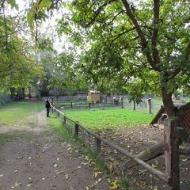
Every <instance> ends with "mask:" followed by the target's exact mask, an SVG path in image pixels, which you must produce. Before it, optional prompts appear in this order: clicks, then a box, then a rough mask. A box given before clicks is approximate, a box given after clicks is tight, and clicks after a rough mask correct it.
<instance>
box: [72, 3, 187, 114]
mask: <svg viewBox="0 0 190 190" xmlns="http://www.w3.org/2000/svg"><path fill="white" fill-rule="evenodd" d="M187 6H188V2H187V1H171V0H167V1H164V2H163V1H161V0H160V1H159V0H154V1H139V2H137V3H131V2H129V1H127V0H122V1H115V0H105V1H101V2H100V1H73V2H72V8H71V9H72V10H71V11H72V12H73V17H72V19H73V21H74V22H75V23H77V24H78V26H79V28H81V27H83V28H85V29H86V33H85V35H86V37H87V39H88V41H89V43H88V46H90V47H91V48H88V49H90V50H89V51H91V50H92V49H94V44H96V46H98V45H99V50H100V51H101V52H100V51H99V52H98V51H96V52H94V53H92V56H95V55H97V56H96V57H95V59H96V62H95V63H94V65H96V67H97V68H99V70H101V68H102V70H101V71H103V70H104V68H105V66H107V68H109V69H110V68H111V67H112V66H113V65H112V64H114V63H115V65H114V66H115V68H119V69H122V70H125V73H124V75H123V77H124V76H125V77H128V79H129V80H131V77H135V78H139V79H141V80H142V83H141V84H143V83H144V82H145V81H147V80H146V79H147V78H148V79H150V78H151V77H153V78H152V80H151V81H155V77H156V80H157V81H158V80H159V81H158V82H157V84H158V85H157V87H156V88H159V89H160V90H161V94H162V98H163V104H164V106H165V109H166V111H167V114H168V115H169V116H174V115H175V113H174V105H173V102H172V93H173V91H175V90H176V89H177V88H178V87H179V86H180V87H181V81H182V80H180V77H181V74H183V75H187V74H188V70H189V69H188V68H189V49H190V46H189V45H188V43H189V31H188V29H187V28H186V23H187V22H188V20H189V13H188V8H187ZM109 47H111V48H110V49H111V51H110V50H109ZM106 52H110V57H109V58H110V60H108V59H109V58H108V56H107V54H108V53H107V54H106ZM113 52H114V53H113ZM87 56H89V55H87ZM92 56H89V59H90V60H91V58H92ZM101 56H105V57H106V58H107V61H106V60H104V59H103V58H102V57H101ZM111 56H112V57H111ZM116 56H120V58H121V59H120V60H118V59H117V60H116V61H114V58H116ZM98 58H99V59H98ZM112 60H113V61H112ZM91 61H92V60H91ZM89 63H90V62H86V64H88V65H89V67H90V64H89ZM98 64H99V65H101V68H100V66H99V67H98ZM92 70H93V69H92ZM92 70H91V71H92ZM106 72H107V71H103V72H102V73H103V75H105V73H106ZM114 74H115V73H114ZM149 75H150V76H151V77H148V76H149ZM92 76H93V75H92ZM144 84H145V85H144V87H148V86H149V81H148V82H145V83H144ZM149 87H150V86H149ZM151 88H153V87H151Z"/></svg>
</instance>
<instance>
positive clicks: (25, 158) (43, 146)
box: [0, 112, 109, 190]
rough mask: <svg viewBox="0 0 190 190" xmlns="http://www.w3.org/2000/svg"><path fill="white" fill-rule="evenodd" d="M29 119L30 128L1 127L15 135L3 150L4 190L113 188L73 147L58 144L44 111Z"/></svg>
mask: <svg viewBox="0 0 190 190" xmlns="http://www.w3.org/2000/svg"><path fill="white" fill-rule="evenodd" d="M25 119H27V121H28V122H29V125H27V126H26V125H23V124H22V123H21V124H20V125H17V126H12V127H8V126H0V133H1V134H2V133H4V134H9V135H12V134H14V136H15V138H14V140H11V141H9V142H7V143H5V144H4V145H3V146H1V147H0V190H10V189H20V190H26V189H30V190H90V189H96V190H107V189H109V187H108V186H109V185H108V182H107V179H106V178H105V177H104V175H103V174H101V173H98V172H96V175H94V174H95V170H94V168H92V167H90V166H89V164H88V163H89V160H88V159H87V158H86V157H85V156H83V155H82V154H81V153H79V152H78V151H77V150H76V149H74V147H73V145H72V144H69V143H68V142H62V143H61V142H58V141H57V138H56V135H55V134H54V133H53V132H52V131H51V128H50V127H49V126H48V122H47V119H49V118H46V117H45V113H44V112H40V113H37V114H36V115H33V116H31V117H29V118H25ZM25 119H24V120H25ZM97 173H98V174H97Z"/></svg>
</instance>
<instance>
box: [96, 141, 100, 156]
mask: <svg viewBox="0 0 190 190" xmlns="http://www.w3.org/2000/svg"><path fill="white" fill-rule="evenodd" d="M100 152H101V140H100V139H98V138H97V137H96V138H95V153H96V155H99V154H100Z"/></svg>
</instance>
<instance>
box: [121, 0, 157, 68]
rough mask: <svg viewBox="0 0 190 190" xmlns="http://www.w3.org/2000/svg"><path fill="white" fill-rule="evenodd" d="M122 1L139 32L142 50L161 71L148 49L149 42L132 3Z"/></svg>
mask: <svg viewBox="0 0 190 190" xmlns="http://www.w3.org/2000/svg"><path fill="white" fill-rule="evenodd" d="M121 2H122V4H123V5H124V7H125V10H126V14H127V16H128V17H129V18H130V20H131V21H132V23H133V25H134V27H135V29H136V32H137V34H138V36H139V38H140V40H141V45H142V50H143V51H144V53H145V55H146V58H147V60H148V62H149V64H150V65H151V66H152V68H154V70H156V71H159V68H158V67H156V64H155V62H154V60H153V59H152V57H151V54H150V52H149V51H148V49H147V48H148V42H147V40H146V39H145V36H144V33H143V31H142V30H141V28H140V25H139V24H138V22H137V19H136V17H135V15H134V14H133V12H132V10H131V8H130V5H129V3H128V1H127V0H121Z"/></svg>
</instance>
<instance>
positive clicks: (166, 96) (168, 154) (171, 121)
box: [161, 85, 180, 190]
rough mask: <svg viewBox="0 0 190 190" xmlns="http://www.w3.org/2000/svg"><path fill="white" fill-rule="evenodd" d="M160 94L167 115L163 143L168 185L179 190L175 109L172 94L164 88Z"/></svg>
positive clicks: (174, 189) (173, 189)
mask: <svg viewBox="0 0 190 190" xmlns="http://www.w3.org/2000/svg"><path fill="white" fill-rule="evenodd" d="M161 92H162V98H163V103H164V108H165V110H166V113H167V115H168V118H167V119H166V123H165V125H164V142H165V143H166V144H167V147H166V151H165V165H166V174H167V175H168V176H169V177H170V180H169V185H170V186H171V187H172V190H179V189H180V175H179V140H178V137H177V135H176V132H177V131H176V128H177V125H176V116H175V108H174V104H173V101H172V93H171V92H168V89H167V88H166V86H164V85H163V86H162V88H161Z"/></svg>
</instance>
